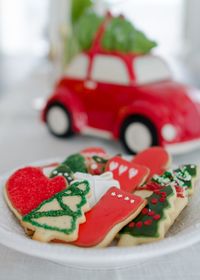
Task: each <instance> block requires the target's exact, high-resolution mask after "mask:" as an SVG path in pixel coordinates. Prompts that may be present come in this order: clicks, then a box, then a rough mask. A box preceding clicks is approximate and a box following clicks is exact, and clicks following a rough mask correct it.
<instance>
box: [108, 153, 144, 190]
mask: <svg viewBox="0 0 200 280" xmlns="http://www.w3.org/2000/svg"><path fill="white" fill-rule="evenodd" d="M105 171H110V172H112V173H113V177H114V179H115V180H118V181H119V183H120V187H121V189H122V190H124V191H127V192H133V191H134V189H135V188H136V187H137V186H138V185H142V184H143V183H144V182H145V181H146V179H147V177H148V175H149V169H148V168H147V167H145V166H142V165H138V164H135V163H131V162H129V161H127V160H125V159H122V158H121V157H118V156H116V157H113V158H111V159H110V160H109V161H108V162H107V164H106V167H105Z"/></svg>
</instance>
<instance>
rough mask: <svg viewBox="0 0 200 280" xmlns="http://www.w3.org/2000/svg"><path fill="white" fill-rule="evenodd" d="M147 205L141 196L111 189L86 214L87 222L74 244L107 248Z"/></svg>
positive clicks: (82, 226) (81, 226)
mask: <svg viewBox="0 0 200 280" xmlns="http://www.w3.org/2000/svg"><path fill="white" fill-rule="evenodd" d="M145 205H146V200H145V199H143V198H141V197H139V196H136V195H134V194H130V193H127V192H124V191H122V190H119V189H117V188H115V187H113V188H110V189H109V190H108V191H107V192H106V193H105V194H104V195H103V196H102V198H101V199H100V201H99V202H98V203H97V204H96V205H95V206H94V207H93V208H92V209H91V210H90V211H89V212H87V213H86V222H85V223H84V224H81V225H80V228H79V236H78V239H77V240H76V241H75V242H74V243H73V244H74V245H77V246H81V247H106V246H107V245H109V244H110V243H111V242H112V240H113V239H114V238H115V236H116V234H117V233H118V232H119V231H120V229H121V228H122V227H123V226H125V225H126V224H127V223H129V222H130V221H131V220H132V219H133V218H135V217H136V216H137V215H138V214H139V213H140V212H141V210H142V209H143V208H144V207H145Z"/></svg>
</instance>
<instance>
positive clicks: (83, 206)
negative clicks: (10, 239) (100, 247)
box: [22, 180, 90, 242]
mask: <svg viewBox="0 0 200 280" xmlns="http://www.w3.org/2000/svg"><path fill="white" fill-rule="evenodd" d="M89 195H90V186H89V183H88V181H86V180H85V181H79V182H74V183H73V184H72V185H70V186H69V187H68V188H67V189H66V190H64V191H62V192H59V193H57V194H55V195H54V196H52V197H51V198H50V199H48V200H44V201H43V202H42V203H41V204H40V205H39V206H38V207H37V208H36V209H34V210H33V211H31V212H30V213H28V214H27V215H25V216H23V218H22V226H23V227H25V228H26V229H29V230H32V231H34V234H33V237H32V238H33V239H35V240H39V241H42V242H49V241H52V240H60V241H67V242H70V241H74V240H76V239H77V238H78V230H79V224H81V223H83V222H85V215H84V212H86V211H88V210H89V204H88V201H87V199H88V196H89Z"/></svg>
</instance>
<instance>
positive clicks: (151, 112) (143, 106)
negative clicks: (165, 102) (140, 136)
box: [113, 100, 169, 142]
mask: <svg viewBox="0 0 200 280" xmlns="http://www.w3.org/2000/svg"><path fill="white" fill-rule="evenodd" d="M167 113H168V110H167V109H166V108H165V107H164V106H162V105H160V106H159V110H158V103H156V105H153V104H152V102H148V101H143V100H138V101H136V102H135V103H134V104H132V105H129V106H127V107H123V108H122V109H121V110H120V112H119V114H118V117H117V119H116V122H115V126H114V130H113V136H114V137H115V138H119V136H120V129H121V127H122V125H123V123H124V121H125V120H126V119H127V118H128V117H131V116H136V115H137V116H138V115H139V116H142V117H145V118H147V119H148V120H150V121H151V122H152V123H153V124H154V126H155V128H156V129H157V131H158V139H159V142H162V137H161V133H160V131H161V128H162V125H163V124H164V123H167V122H168V120H169V118H168V114H167Z"/></svg>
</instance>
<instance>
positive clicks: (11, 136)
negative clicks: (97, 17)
mask: <svg viewBox="0 0 200 280" xmlns="http://www.w3.org/2000/svg"><path fill="white" fill-rule="evenodd" d="M88 6H93V8H94V10H95V11H96V12H97V13H99V14H104V13H105V11H107V10H110V11H111V12H112V13H113V14H116V15H118V14H123V15H125V16H126V17H127V18H128V19H129V20H130V21H132V22H133V23H134V25H135V26H137V27H138V28H139V29H141V30H142V31H144V32H145V33H146V34H147V35H148V36H149V37H150V38H153V39H154V40H156V41H157V42H158V47H157V48H156V49H155V50H154V52H155V53H156V54H159V55H162V56H163V57H164V58H165V59H166V60H167V61H168V63H169V64H170V67H171V69H172V71H173V74H174V77H175V79H177V80H180V81H182V82H184V83H187V84H192V85H195V86H197V87H200V36H199V28H200V17H199V11H200V1H198V0H162V1H161V0H93V1H92V0H91V1H90V0H81V1H80V0H71V1H70V0H57V1H55V0H42V1H40V0H0V172H4V171H6V170H8V169H10V168H13V167H15V166H16V165H20V164H26V163H28V162H31V161H34V160H38V159H43V158H51V157H55V156H63V157H65V156H66V155H67V154H68V153H69V152H71V153H72V152H76V151H78V149H79V148H82V146H84V145H85V143H86V141H87V145H102V144H103V145H106V146H107V148H108V150H109V151H110V152H116V150H117V151H120V152H122V151H123V150H122V148H121V146H120V144H119V143H117V142H116V143H114V144H113V143H112V142H111V141H106V140H101V139H96V138H92V137H86V136H81V137H80V136H79V137H75V138H73V139H72V140H58V139H56V138H53V137H52V136H50V135H49V134H48V132H47V130H46V128H45V126H44V125H43V124H42V123H41V122H40V116H39V115H40V114H39V111H40V109H41V108H42V105H43V100H44V99H45V98H46V97H47V96H48V95H49V93H51V92H52V89H53V86H54V84H55V82H56V80H57V79H58V77H59V76H60V75H61V74H62V72H63V70H64V67H65V57H66V54H65V52H66V48H65V41H66V38H67V36H68V34H69V32H70V29H71V21H72V19H73V18H75V17H78V16H79V14H80V13H81V11H82V10H83V9H84V7H88ZM194 154H195V152H194ZM196 156H198V153H196ZM177 160H182V158H181V156H180V157H178V158H177Z"/></svg>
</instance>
